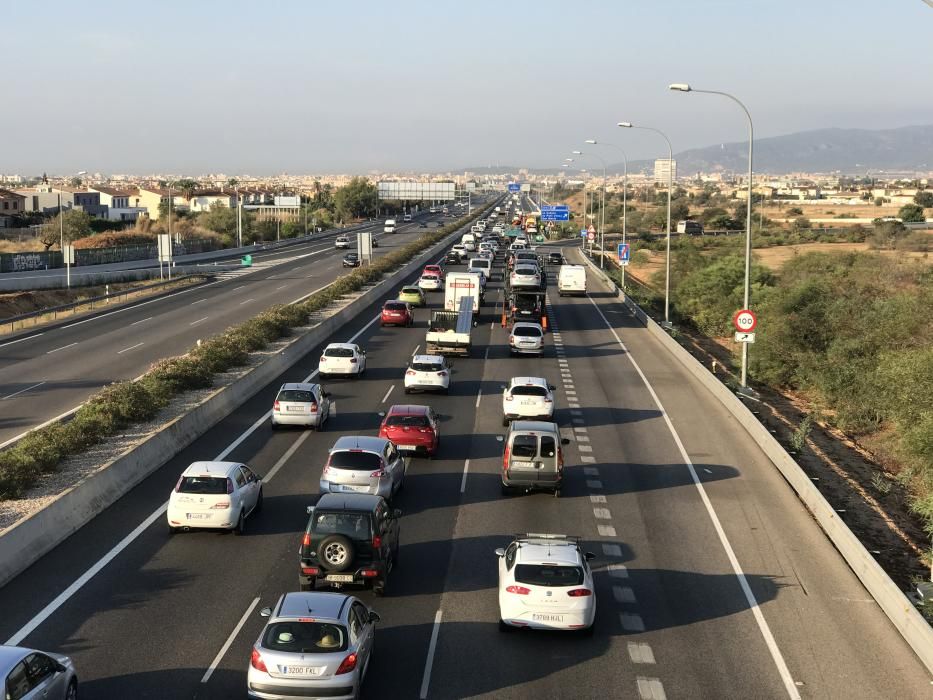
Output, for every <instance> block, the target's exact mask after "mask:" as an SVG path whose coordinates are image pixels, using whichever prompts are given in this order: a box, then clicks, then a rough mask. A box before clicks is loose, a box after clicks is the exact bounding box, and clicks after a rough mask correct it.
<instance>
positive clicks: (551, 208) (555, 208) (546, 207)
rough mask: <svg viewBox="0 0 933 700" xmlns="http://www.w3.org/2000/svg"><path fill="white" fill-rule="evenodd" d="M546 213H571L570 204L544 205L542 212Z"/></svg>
mask: <svg viewBox="0 0 933 700" xmlns="http://www.w3.org/2000/svg"><path fill="white" fill-rule="evenodd" d="M546 211H570V205H569V204H542V205H541V212H542V213H544V212H546Z"/></svg>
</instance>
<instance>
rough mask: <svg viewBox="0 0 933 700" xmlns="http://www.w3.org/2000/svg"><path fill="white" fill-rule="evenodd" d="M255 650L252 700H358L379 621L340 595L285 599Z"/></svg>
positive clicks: (265, 612) (271, 613) (249, 686)
mask: <svg viewBox="0 0 933 700" xmlns="http://www.w3.org/2000/svg"><path fill="white" fill-rule="evenodd" d="M259 614H260V615H261V616H262V617H267V618H269V621H268V622H267V623H266V626H265V627H264V628H263V630H262V633H261V634H260V635H259V639H257V640H256V643H255V644H254V645H253V651H252V653H251V655H250V661H249V670H248V672H247V676H246V692H247V694H248V695H249V696H250V697H251V698H264V699H274V700H280V699H281V700H286V699H288V700H291V699H292V698H310V697H316V698H324V697H326V698H348V699H350V698H359V695H360V687H361V686H362V684H363V679H364V678H365V676H366V671H367V670H368V669H369V660H370V658H371V654H372V650H373V644H374V641H375V636H376V623H377V622H379V615H377V614H376V613H375V612H373V611H372V610H370V609H369V608H367V607H366V606H365V605H364V604H363V603H362V602H361V601H360V600H358V599H357V598H354V597H353V596H349V595H344V594H342V593H286V594H285V595H283V596H282V597H281V598H279V602H278V603H276V605H275V607H274V608H263V609H262V610H260V611H259Z"/></svg>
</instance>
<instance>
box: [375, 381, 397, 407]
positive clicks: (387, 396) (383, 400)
mask: <svg viewBox="0 0 933 700" xmlns="http://www.w3.org/2000/svg"><path fill="white" fill-rule="evenodd" d="M394 388H395V384H393V385H392V386H390V387H389V390H388V391H387V392H386V395H385V396H383V397H382V401H380V402H379V403H385V402H386V399H387V398H389V394H391V393H392V390H393V389H394Z"/></svg>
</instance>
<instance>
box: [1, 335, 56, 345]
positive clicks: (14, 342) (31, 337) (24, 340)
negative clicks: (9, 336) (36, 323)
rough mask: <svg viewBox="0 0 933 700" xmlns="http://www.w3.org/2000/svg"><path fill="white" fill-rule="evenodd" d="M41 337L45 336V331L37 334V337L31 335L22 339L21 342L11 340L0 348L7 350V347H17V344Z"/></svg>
mask: <svg viewBox="0 0 933 700" xmlns="http://www.w3.org/2000/svg"><path fill="white" fill-rule="evenodd" d="M40 335H45V331H43V332H42V333H36V334H35V335H31V336H29V337H27V338H20V339H19V340H11V341H10V342H8V343H3V344H0V348H5V347H6V346H7V345H16V344H17V343H25V342H26V341H27V340H32V339H33V338H38V337H39V336H40Z"/></svg>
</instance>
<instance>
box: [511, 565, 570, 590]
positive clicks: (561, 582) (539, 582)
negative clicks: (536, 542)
mask: <svg viewBox="0 0 933 700" xmlns="http://www.w3.org/2000/svg"><path fill="white" fill-rule="evenodd" d="M515 581H516V582H518V583H527V584H530V585H532V586H550V587H557V586H579V585H580V584H581V583H583V569H582V568H580V567H579V566H551V565H541V564H519V565H518V566H516V567H515Z"/></svg>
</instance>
